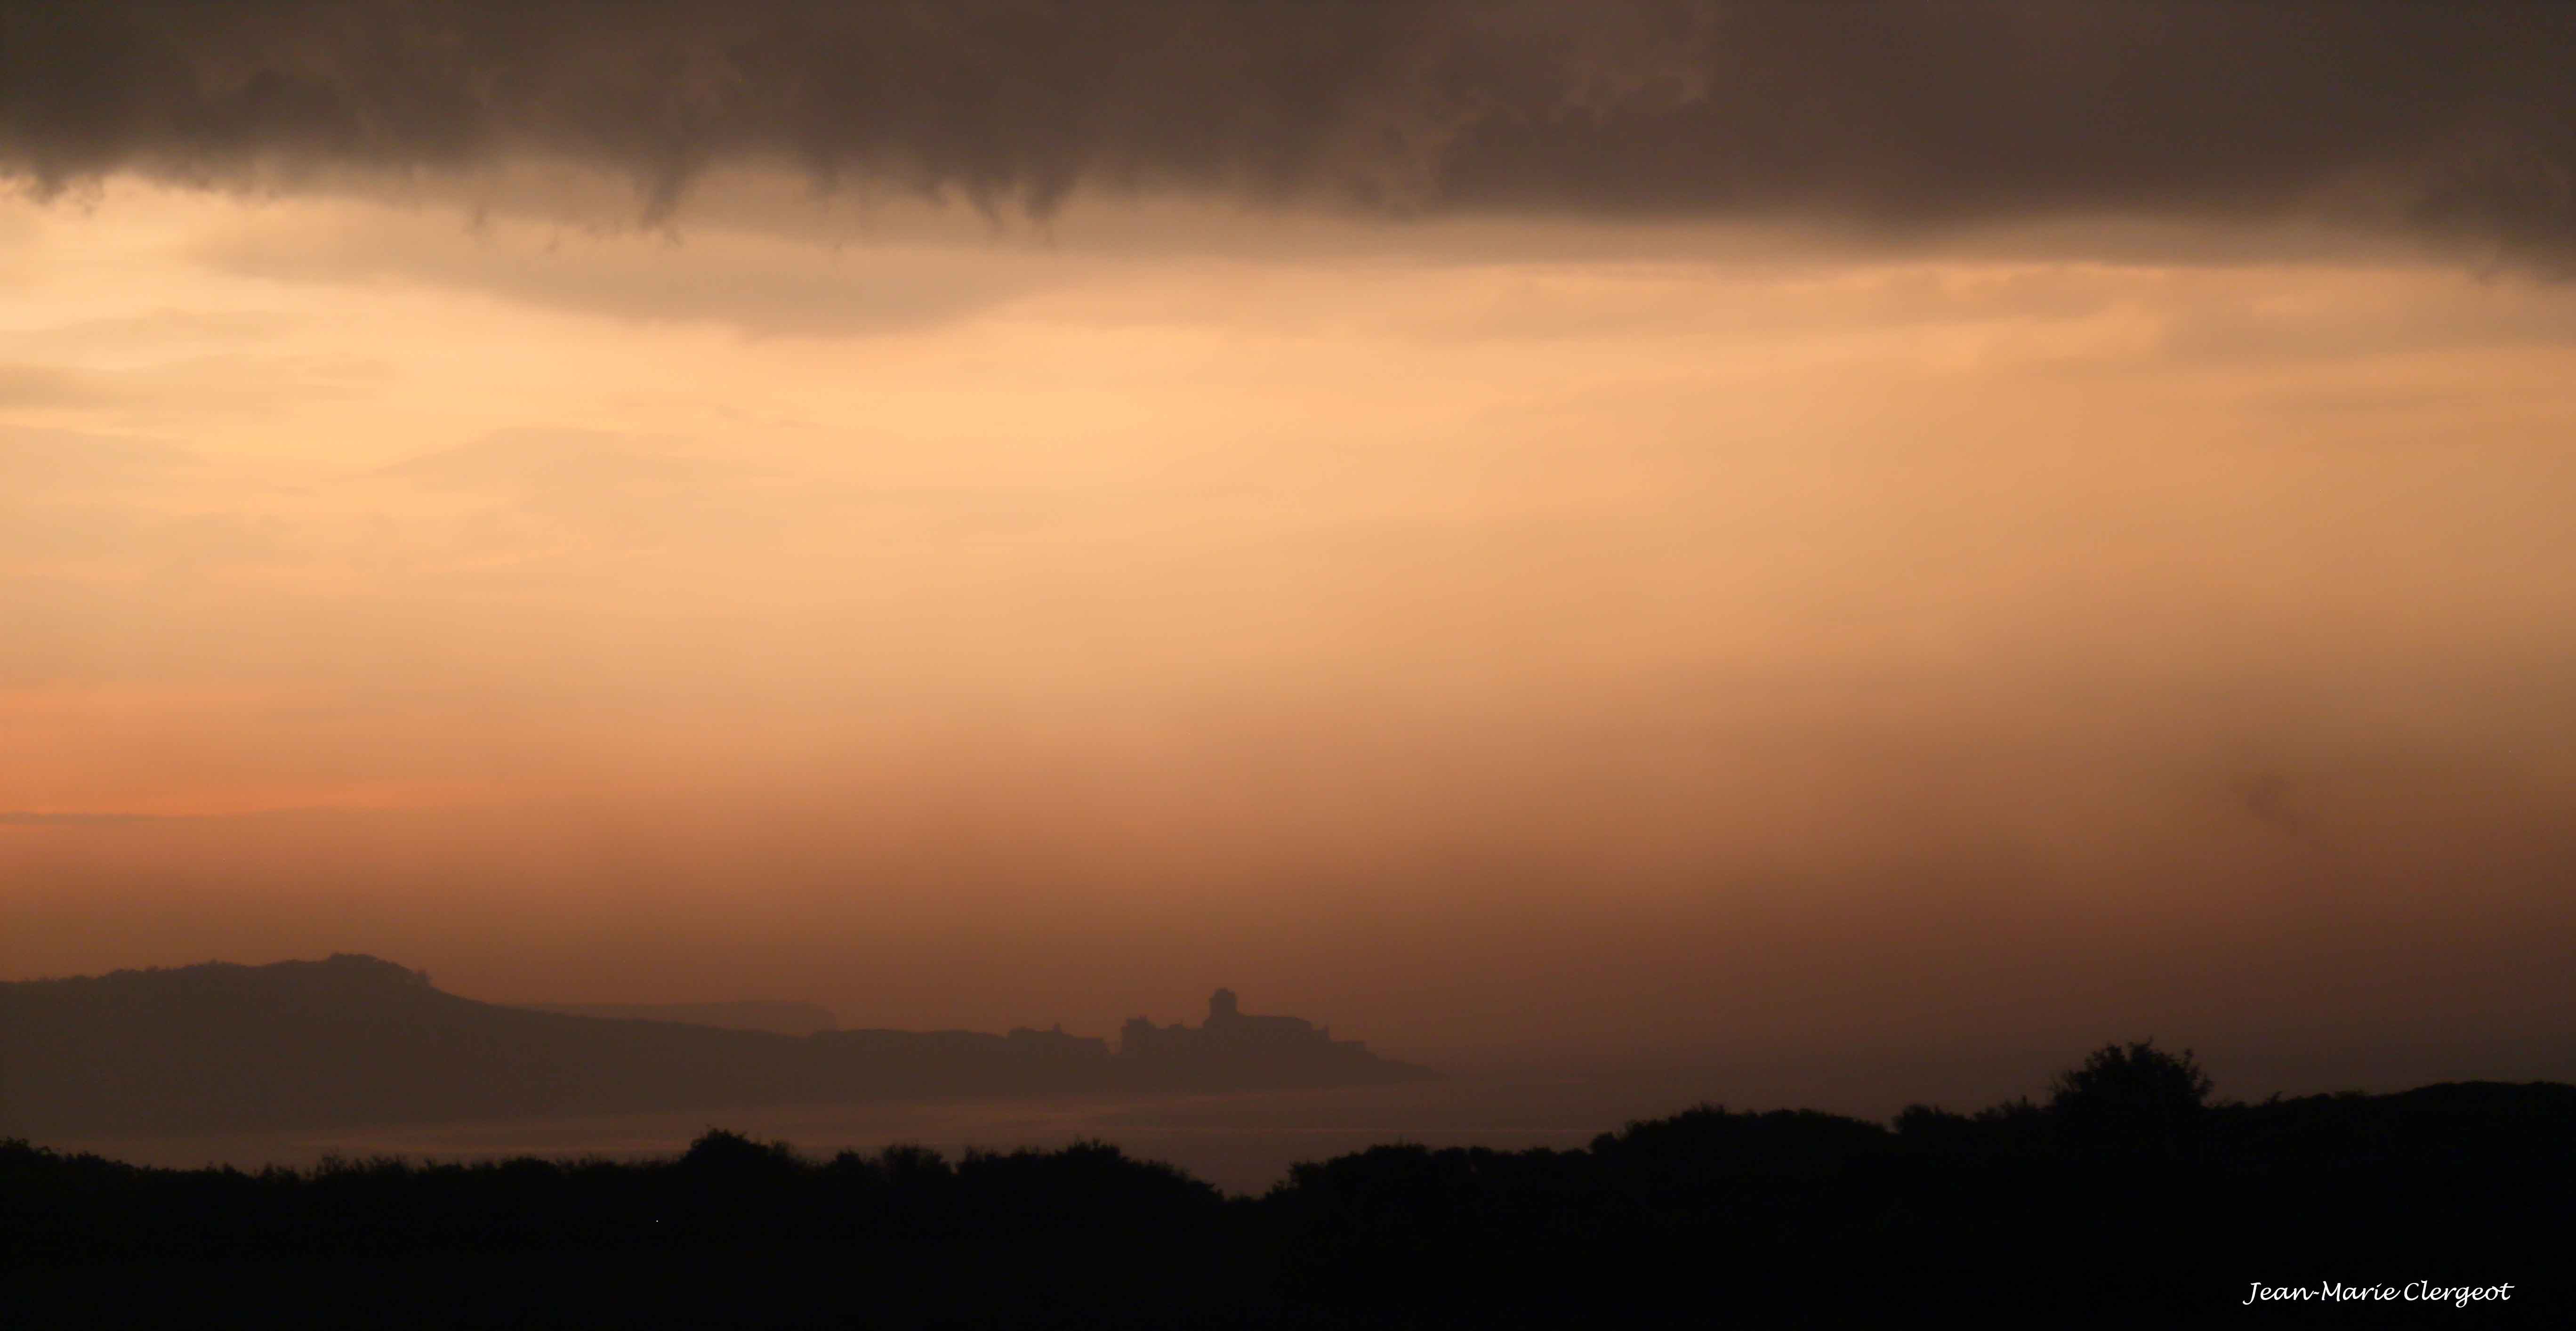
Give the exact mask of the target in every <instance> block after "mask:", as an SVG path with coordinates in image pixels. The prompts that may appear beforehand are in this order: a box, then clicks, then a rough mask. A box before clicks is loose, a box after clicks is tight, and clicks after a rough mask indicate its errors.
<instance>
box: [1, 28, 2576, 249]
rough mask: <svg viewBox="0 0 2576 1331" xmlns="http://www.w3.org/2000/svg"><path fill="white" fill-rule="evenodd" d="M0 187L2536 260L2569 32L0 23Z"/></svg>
mask: <svg viewBox="0 0 2576 1331" xmlns="http://www.w3.org/2000/svg"><path fill="white" fill-rule="evenodd" d="M0 24H5V28H0V164H5V168H6V169H8V170H11V171H14V172H15V173H18V174H19V175H21V176H23V177H26V178H30V179H33V180H34V181H36V182H38V183H39V184H40V185H46V186H59V185H62V184H66V183H70V182H75V181H78V180H81V179H84V178H87V177H90V176H93V175H96V174H98V173H101V172H105V171H109V170H114V169H120V168H138V169H144V170H150V171H156V172H160V173H163V174H167V175H172V176H177V177H182V178H196V179H207V180H223V179H229V178H241V177H244V176H246V175H258V176H260V177H262V178H267V179H276V178H278V175H279V173H284V174H286V175H290V176H291V175H292V173H293V172H295V171H296V170H299V169H305V168H313V167H338V166H352V165H354V166H362V167H369V168H394V169H411V168H448V167H471V166H475V165H480V164H486V163H489V162H492V161H494V160H497V159H500V158H504V157H511V156H518V155H535V156H545V155H553V156H570V157H573V158H577V159H584V160H588V161H592V162H596V163H599V164H603V165H607V166H611V167H614V168H615V169H618V170H621V171H626V172H631V173H633V174H634V175H635V176H636V178H637V179H638V180H639V182H640V183H641V184H642V185H643V187H644V189H645V191H646V198H647V202H648V207H649V208H651V209H654V210H660V209H667V208H668V207H670V206H673V205H674V204H676V203H677V202H678V201H680V199H681V198H682V196H683V195H684V194H685V191H686V189H687V186H688V184H689V182H690V181H691V180H692V179H693V178H695V177H696V176H697V174H698V173H700V172H701V171H702V170H704V169H705V168H707V167H709V166H713V165H721V164H731V163H736V162H752V163H757V162H769V161H775V162H786V163H792V164H795V165H797V166H800V167H801V168H803V169H805V170H808V171H810V172H812V173H814V175H815V176H816V177H817V178H818V179H821V180H824V181H826V182H830V183H834V184H851V183H863V184H866V185H870V186H873V187H878V188H894V189H903V190H915V191H922V192H930V193H952V192H953V193H957V194H963V195H965V196H967V197H970V198H973V199H975V200H976V201H978V202H979V203H982V204H984V205H986V206H990V207H997V208H999V207H1010V206H1019V207H1025V208H1027V209H1029V210H1032V211H1035V212H1041V213H1042V212H1044V211H1045V210H1047V209H1048V208H1050V207H1051V206H1053V205H1054V204H1056V203H1057V202H1058V201H1060V200H1062V199H1063V198H1064V197H1066V196H1067V195H1068V194H1069V193H1070V192H1071V191H1073V190H1074V189H1076V188H1078V187H1095V188H1103V189H1110V190H1120V189H1139V190H1160V189H1182V190H1200V191H1214V192H1219V193H1225V194H1231V195H1234V196H1237V197H1241V198H1246V199H1250V200H1253V201H1257V202H1264V203H1283V202H1289V201H1302V202H1331V203H1340V204H1345V205H1357V206H1360V207H1363V208H1369V209H1375V210H1381V211H1385V212H1388V213H1393V214H1400V215H1423V214H1440V213H1458V212H1473V211H1519V212H1537V213H1545V214H1578V215H1595V216H1621V217H1634V216H1751V217H1791V218H1807V219H1825V220H1833V221H1840V222H1846V223H1850V224H1855V225H1860V226H1865V227H1905V226H1921V225H1938V224H1945V223H1954V222H1972V221H1984V220H1998V219H2018V218H2026V217H2035V216H2046V215H2055V214H2100V213H2117V214H2128V215H2139V214H2152V215H2158V216H2176V217H2183V218H2203V217H2215V218H2227V219H2236V218H2256V217H2277V216H2282V215H2293V216H2303V215H2317V216H2327V217H2335V216H2344V215H2349V216H2350V217H2351V218H2352V219H2354V220H2362V221H2375V222H2382V223H2392V224H2398V225H2404V226H2409V227H2413V228H2416V229H2419V230H2424V231H2429V232H2434V233H2443V234H2455V235H2465V236H2469V237H2473V238H2475V239H2477V240H2479V241H2481V242H2483V243H2487V244H2502V245H2505V246H2508V247H2511V248H2515V249H2518V250H2521V251H2524V252H2526V253H2531V252H2540V253H2554V254H2556V255H2562V256H2563V255H2565V254H2566V253H2568V252H2569V251H2570V249H2571V248H2576V247H2572V246H2571V243H2570V242H2571V240H2576V184H2571V181H2576V172H2572V171H2571V165H2572V164H2576V146H2572V145H2576V111H2571V107H2576V98H2571V96H2570V95H2569V93H2568V89H2569V88H2570V87H2576V12H2571V11H2570V10H2568V9H2564V8H2560V7H2556V6H2543V5H2536V4H2501V3H2466V2H2455V3H2446V4H2431V3H2414V2H2408V3H2370V2H2368V0H2277V2H2275V3H2260V4H2256V3H2161V4H2153V3H2084V2H2081V0H2024V2H2021V3H1984V4H1980V3H1969V2H1964V0H1954V2H1945V3H1939V4H1931V3H1920V4H1917V3H1904V4H1861V3H1848V4H1842V3H1824V4H1819V3H1739V4H1705V3H1704V4H1687V3H1682V4H1660V3H1637V4H1584V5H1570V4H1558V3H1526V4H1504V3H1456V2H1440V0H1388V2H1386V3H1371V4H1356V3H1354V4H1322V3H1317V4H1255V3H1240V4H1220V3H1208V2H1207V0H1167V2H1165V3H1117V2H1116V0H1103V2H1101V3H1082V4H1072V3H1036V2H1034V0H945V2H943V3H935V4H934V3H912V4H898V3H891V2H889V3H883V4H829V5H826V4H814V3H796V2H793V0H766V2H763V0H721V2H720V3H719V2H716V0H705V2H699V0H662V2H661V3H651V2H650V0H619V2H618V3H610V4H602V3H583V2H581V0H508V2H507V3H501V2H499V0H494V2H493V3H481V2H479V0H453V2H448V3H441V2H440V0H410V2H403V0H381V2H378V3H330V4H278V3H266V4H263V3H247V2H246V3H233V4H225V5H200V4H169V5H156V4H143V3H116V2H115V0H101V2H99V3H89V4H80V5H67V4H61V3H57V2H56V0H0Z"/></svg>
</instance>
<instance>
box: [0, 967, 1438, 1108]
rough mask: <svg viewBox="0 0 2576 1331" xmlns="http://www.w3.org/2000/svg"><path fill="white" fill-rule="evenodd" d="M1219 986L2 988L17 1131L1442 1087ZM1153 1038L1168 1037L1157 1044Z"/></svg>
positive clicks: (372, 970) (283, 979) (47, 984)
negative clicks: (777, 1013) (885, 1025)
mask: <svg viewBox="0 0 2576 1331" xmlns="http://www.w3.org/2000/svg"><path fill="white" fill-rule="evenodd" d="M1232 998H1233V996H1232V995H1231V994H1230V993H1224V992H1222V991H1220V994H1219V996H1218V1001H1215V1002H1212V1003H1211V1005H1210V1014H1209V1024H1208V1025H1206V1026H1202V1027H1196V1028H1190V1027H1166V1028H1156V1027H1152V1026H1150V1025H1149V1024H1147V1023H1144V1022H1141V1021H1138V1022H1131V1023H1130V1027H1131V1031H1130V1033H1129V1038H1128V1039H1126V1040H1124V1041H1122V1043H1121V1045H1120V1047H1119V1048H1118V1049H1117V1050H1115V1051H1113V1050H1112V1049H1111V1048H1110V1046H1109V1044H1108V1042H1107V1041H1106V1040H1104V1039H1098V1038H1091V1039H1086V1038H1083V1037H1079V1036H1071V1035H1067V1034H1065V1033H1064V1032H1062V1031H1061V1030H1028V1029H1022V1030H1015V1031H1011V1032H1009V1033H1007V1034H999V1035H995V1034H986V1033H983V1032H977V1031H888V1030H818V1031H815V1032H813V1033H810V1034H807V1035H804V1036H801V1037H800V1036H791V1035H786V1034H781V1033H778V1032H774V1031H759V1030H742V1029H731V1030H727V1029H719V1028H717V1027H714V1026H708V1025H696V1024H688V1023H682V1022H674V1021H663V1020H633V1019H627V1020H617V1019H608V1018H602V1017H594V1016H577V1015H569V1014H565V1013H557V1012H541V1011H536V1010H533V1009H528V1008H518V1007H505V1006H501V1005H498V1004H492V1003H480V1002H476V1001H474V1000H473V999H469V998H460V997H458V996H456V995H454V994H449V993H443V992H441V991H440V990H438V989H437V988H435V987H433V986H432V985H431V983H430V980H429V977H428V976H427V975H425V974H423V973H421V972H418V971H413V970H409V969H406V968H404V967H402V966H398V965H396V964H394V963H392V962H389V961H381V960H378V959H377V958H374V957H365V956H354V955H346V954H343V955H340V956H334V957H332V958H330V959H328V960H325V961H290V962H279V963H277V964H275V965H268V966H237V965H230V964H226V963H221V962H209V963H207V964H205V965H200V966H184V967H177V968H172V969H165V970H141V971H117V972H115V973H113V974H109V975H103V976H90V977H81V978H74V979H60V980H24V981H15V982H10V983H0V1133H14V1134H18V1135H22V1136H26V1137H29V1138H36V1139H42V1138H47V1137H54V1138H61V1137H86V1136H104V1135H133V1134H139V1133H206V1132H227V1131H242V1130H256V1129H272V1128H316V1127H346V1126H355V1125H364V1124H384V1123H422V1122H439V1121H454V1120H460V1119H476V1118H519V1117H533V1116H542V1115H557V1114H595V1113H619V1112H640V1111H668V1110H721V1109H725V1108H732V1107H745V1106H753V1105H777V1104H799V1103H825V1102H834V1101H853V1100H865V1099H881V1098H890V1097H901V1096H926V1095H999V1094H1023V1093H1039V1092H1061V1091H1092V1090H1120V1091H1134V1090H1183V1089H1186V1090H1252V1089H1268V1088H1276V1087H1287V1086H1334V1085H1356V1084H1365V1083H1372V1082H1387V1081H1403V1080H1409V1079H1413V1078H1418V1077H1425V1076H1429V1075H1431V1074H1430V1073H1429V1072H1428V1071H1427V1070H1425V1069H1422V1068H1418V1067H1414V1066H1412V1065H1410V1064H1405V1063H1398V1062H1394V1061H1391V1060H1388V1059H1382V1058H1379V1057H1377V1056H1375V1055H1373V1054H1371V1053H1369V1052H1368V1050H1367V1049H1365V1048H1364V1047H1362V1046H1361V1045H1359V1044H1358V1043H1356V1042H1354V1041H1347V1040H1334V1039H1332V1038H1330V1036H1329V1034H1327V1033H1325V1032H1322V1031H1318V1030H1316V1029H1314V1028H1312V1027H1308V1026H1307V1025H1306V1024H1305V1023H1304V1022H1302V1021H1297V1020H1296V1019H1295V1018H1281V1017H1248V1016H1244V1015H1243V1014H1241V1013H1239V1012H1236V1011H1235V1009H1234V1006H1233V1002H1232ZM1148 1034H1150V1035H1151V1036H1152V1037H1153V1038H1151V1039H1146V1038H1144V1036H1145V1035H1148Z"/></svg>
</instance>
